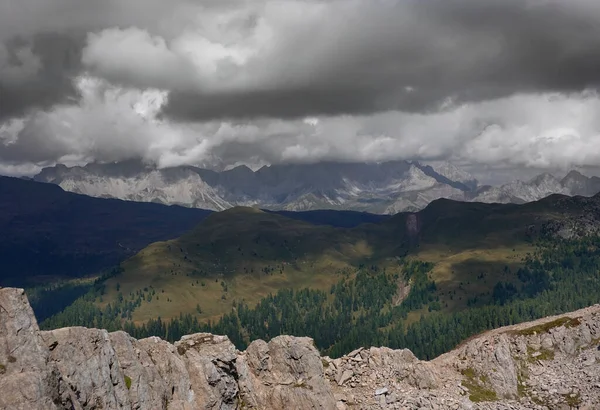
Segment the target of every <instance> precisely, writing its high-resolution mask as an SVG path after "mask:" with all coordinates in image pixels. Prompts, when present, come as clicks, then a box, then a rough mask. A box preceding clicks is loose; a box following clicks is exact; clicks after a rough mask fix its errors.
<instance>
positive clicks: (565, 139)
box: [0, 77, 600, 169]
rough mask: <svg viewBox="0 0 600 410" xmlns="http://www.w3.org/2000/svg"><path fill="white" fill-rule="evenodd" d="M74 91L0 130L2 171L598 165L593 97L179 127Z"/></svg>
mask: <svg viewBox="0 0 600 410" xmlns="http://www.w3.org/2000/svg"><path fill="white" fill-rule="evenodd" d="M77 84H78V89H79V91H80V93H81V94H82V96H83V99H82V102H81V104H80V105H78V106H71V105H62V106H57V107H55V108H54V109H52V110H50V111H48V112H43V113H40V112H38V113H34V114H31V115H30V116H27V117H25V118H22V119H19V120H14V121H12V122H10V123H6V124H4V125H3V126H2V128H0V158H2V159H4V162H5V163H12V164H13V165H15V164H33V165H38V166H39V165H47V164H51V163H54V162H67V163H69V164H74V163H85V162H88V161H91V160H100V161H115V160H123V159H126V158H131V157H143V158H145V159H147V160H149V161H153V162H155V163H157V164H158V165H159V166H163V167H164V166H177V165H182V164H200V165H210V164H213V165H215V164H217V163H218V165H220V166H227V165H232V164H240V163H245V164H252V163H255V164H257V163H261V164H263V163H279V162H290V161H292V162H297V161H300V162H306V161H309V162H312V161H319V160H342V161H348V160H353V161H384V160H392V159H415V158H421V159H423V160H435V159H442V158H444V159H448V158H449V159H451V160H453V161H455V162H457V163H467V164H471V165H475V166H481V167H484V166H488V165H491V166H497V165H502V166H507V165H509V166H511V167H514V168H522V167H532V168H553V169H554V168H561V167H562V168H569V167H574V166H583V167H585V166H595V165H596V164H598V163H600V133H598V131H597V130H598V129H599V127H600V96H598V95H597V94H596V93H582V94H573V95H569V96H564V95H558V94H546V95H518V96H513V97H509V98H504V99H498V100H494V101H489V102H486V103H480V104H464V105H461V106H458V107H455V108H453V109H450V110H447V111H444V112H440V113H433V114H408V113H402V112H386V113H380V114H373V115H365V116H337V117H318V118H317V117H315V118H308V119H298V120H266V119H261V120H253V121H210V122H204V123H178V122H172V121H170V120H169V119H168V118H167V119H157V118H156V117H155V114H156V113H157V112H159V110H160V108H161V106H162V105H163V104H165V103H166V100H167V93H166V92H165V91H160V90H151V89H148V90H145V91H139V90H135V89H129V88H127V89H126V88H119V87H115V86H111V85H110V84H109V83H107V82H106V81H104V80H100V79H97V78H94V77H81V78H80V79H79V80H78V82H77ZM32 152H35V154H34V155H32V154H31V153H32ZM28 166H29V165H28Z"/></svg>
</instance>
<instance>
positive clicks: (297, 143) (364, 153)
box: [0, 0, 600, 172]
mask: <svg viewBox="0 0 600 410" xmlns="http://www.w3.org/2000/svg"><path fill="white" fill-rule="evenodd" d="M599 82H600V2H598V1H597V0H570V1H568V2H567V1H564V0H486V1H482V0H426V1H423V0H377V1H376V0H329V1H325V0H321V1H318V0H220V1H219V0H210V1H208V0H204V1H197V0H175V1H170V2H165V1H163V0H128V1H122V0H102V1H81V0H19V1H18V2H17V1H11V2H2V1H0V172H2V171H1V170H2V169H11V170H17V169H34V168H35V167H36V166H40V164H44V165H45V164H52V163H54V162H66V163H70V164H74V163H85V162H88V161H93V160H98V161H114V160H122V159H126V158H144V159H146V160H149V161H154V162H156V163H158V164H159V165H161V166H170V165H180V164H185V163H187V164H203V163H218V164H219V165H220V166H224V165H228V164H234V163H282V162H311V161H319V160H357V161H371V160H388V159H398V158H406V159H412V158H414V159H423V160H442V159H451V160H456V161H459V162H461V163H471V164H474V166H475V167H477V166H478V165H480V164H491V166H492V169H498V167H500V165H502V167H504V168H502V169H506V168H522V167H531V168H535V169H544V168H552V169H554V168H565V167H569V166H571V165H573V164H575V165H581V166H586V165H593V164H595V163H600V131H599V130H600V109H599V107H600V98H599V97H598V94H597V92H596V91H595V90H596V88H597V87H598V83H599ZM305 117H314V118H305ZM499 164H500V165H499ZM7 167H8V168H7ZM32 167H33V168H32ZM494 167H496V168H494ZM500 168H501V167H500ZM11 172H13V171H11Z"/></svg>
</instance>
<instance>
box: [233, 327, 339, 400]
mask: <svg viewBox="0 0 600 410" xmlns="http://www.w3.org/2000/svg"><path fill="white" fill-rule="evenodd" d="M236 365H237V371H238V375H239V386H240V391H241V403H243V405H245V406H246V407H248V408H253V409H333V408H335V406H336V401H335V399H334V397H333V394H332V392H331V389H330V386H329V384H328V383H327V382H326V380H325V378H324V375H323V364H322V362H321V356H320V355H319V352H318V350H317V349H316V348H315V347H314V343H313V341H312V339H310V338H305V337H298V338H295V337H290V336H279V337H276V338H274V339H272V340H271V341H270V342H269V343H266V342H264V341H262V340H257V341H254V342H252V343H251V344H250V346H248V349H246V352H244V353H242V354H240V356H238V361H237V363H236Z"/></svg>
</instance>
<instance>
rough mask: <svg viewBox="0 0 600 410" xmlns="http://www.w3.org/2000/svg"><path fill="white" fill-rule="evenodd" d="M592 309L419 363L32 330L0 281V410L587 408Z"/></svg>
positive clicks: (596, 382) (599, 404) (596, 391)
mask: <svg viewBox="0 0 600 410" xmlns="http://www.w3.org/2000/svg"><path fill="white" fill-rule="evenodd" d="M598 343H600V305H595V306H592V307H589V308H586V309H583V310H580V311H577V312H573V313H569V314H566V315H562V316H557V317H551V318H545V319H541V320H538V321H535V322H530V323H523V324H519V325H515V326H511V327H506V328H501V329H496V330H493V331H490V332H487V333H484V334H483V335H480V336H477V337H475V338H472V339H471V340H469V341H467V342H465V343H463V344H462V345H461V346H459V347H458V348H457V349H455V350H454V351H451V352H449V353H446V354H444V355H442V356H440V357H438V358H436V359H434V360H432V361H430V362H424V361H420V360H418V359H417V358H416V357H415V356H414V355H413V354H412V352H410V351H409V350H406V349H405V350H392V349H389V348H386V347H381V348H376V347H371V348H369V349H363V348H360V349H357V350H355V351H353V352H351V353H349V354H348V355H346V356H344V357H341V358H338V359H331V358H329V357H321V356H320V355H319V352H318V351H317V349H316V348H315V347H314V344H313V341H312V340H311V339H309V338H303V337H291V336H279V337H276V338H274V339H272V340H271V341H270V342H268V343H267V342H264V341H262V340H257V341H254V342H252V343H251V344H250V346H249V347H248V349H246V351H244V352H240V351H238V350H236V349H235V347H234V346H233V344H232V343H231V342H230V341H229V339H228V338H227V337H225V336H216V335H212V334H207V333H199V334H194V335H189V336H184V337H183V338H182V339H181V340H180V341H178V342H176V343H175V344H171V343H168V342H165V341H163V340H161V339H159V338H157V337H151V338H148V339H142V340H136V339H134V338H132V337H130V336H129V335H128V334H126V333H124V332H114V333H108V332H107V331H105V330H98V329H87V328H81V327H72V328H64V329H57V330H52V331H40V330H39V328H38V326H37V323H36V320H35V317H34V315H33V311H32V309H31V307H30V306H29V303H28V301H27V298H26V296H25V294H24V292H23V290H21V289H13V288H0V408H1V409H27V410H36V409H44V410H45V409H76V410H80V409H81V410H83V409H90V410H91V409H151V410H154V409H170V410H173V409H175V410H195V409H199V410H200V409H223V410H226V409H227V410H228V409H232V410H233V409H236V410H237V409H336V410H337V409H417V408H422V409H440V410H441V409H489V410H492V409H498V410H500V409H551V410H554V409H558V410H563V409H565V410H567V409H582V410H583V409H588V410H592V409H598V408H600V366H599V365H598V362H599V361H600V350H599V347H598Z"/></svg>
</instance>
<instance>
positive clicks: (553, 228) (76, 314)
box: [42, 196, 600, 358]
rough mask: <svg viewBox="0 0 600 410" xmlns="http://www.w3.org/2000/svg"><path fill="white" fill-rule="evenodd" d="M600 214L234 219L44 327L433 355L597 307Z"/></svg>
mask: <svg viewBox="0 0 600 410" xmlns="http://www.w3.org/2000/svg"><path fill="white" fill-rule="evenodd" d="M598 216H599V212H598V198H594V199H584V198H568V197H559V196H557V197H552V198H549V199H546V200H544V201H540V202H538V203H534V204H528V205H523V206H514V205H508V206H503V205H481V204H459V203H455V202H451V201H440V202H439V203H436V204H433V205H432V206H431V207H430V208H428V209H426V210H424V211H423V212H421V213H419V214H400V215H398V216H396V217H394V218H392V219H390V220H388V221H385V222H383V223H381V224H377V225H363V226H359V227H356V228H353V229H339V228H331V227H324V226H320V227H318V226H314V225H310V224H306V223H304V222H300V221H293V220H290V219H288V218H284V217H281V216H273V215H269V214H266V213H263V212H260V211H256V210H245V209H237V210H231V211H226V212H223V213H219V214H215V215H213V216H211V218H209V219H208V220H207V221H206V222H205V223H203V224H201V225H200V226H199V227H198V228H197V229H195V230H193V231H191V232H190V233H188V234H186V235H184V236H183V237H182V238H180V239H178V240H176V241H170V242H166V243H160V244H155V245H153V247H150V248H149V249H146V250H144V251H143V252H142V253H141V254H140V255H138V256H136V257H135V258H133V259H132V260H131V261H129V262H128V263H125V264H123V265H122V267H121V268H119V269H115V270H114V271H113V272H112V273H111V274H110V275H107V277H105V278H103V279H102V280H98V281H97V282H96V283H95V284H89V285H88V286H90V289H91V290H90V291H89V292H88V293H86V294H85V295H84V296H83V297H81V298H79V299H78V300H77V301H76V302H75V303H74V304H73V305H71V306H69V307H67V308H66V309H65V310H64V311H63V312H61V313H59V314H57V315H54V316H52V317H50V318H48V319H47V320H45V321H44V322H43V324H42V325H43V326H44V327H45V328H52V327H59V326H66V325H84V326H90V327H100V328H107V329H111V330H115V329H125V330H127V331H128V332H129V333H131V334H132V335H134V336H136V337H145V336H148V335H158V336H161V337H163V338H166V339H168V340H177V339H179V338H180V337H181V336H182V335H184V334H188V333H193V332H197V331H209V332H213V333H220V334H227V335H228V336H229V337H230V338H231V339H232V340H233V341H234V342H235V343H236V345H238V346H239V347H240V348H243V347H244V346H245V345H246V344H247V343H248V341H250V340H253V339H256V338H263V339H270V338H272V337H274V336H277V335H279V334H294V335H297V336H303V335H307V336H311V337H313V338H314V339H315V342H316V344H317V346H318V347H319V348H320V349H321V350H322V351H324V352H327V354H330V355H332V356H338V355H341V354H343V353H345V352H347V351H349V350H352V349H354V348H356V347H358V346H371V345H386V346H390V347H408V348H410V349H411V350H413V351H414V352H415V354H417V355H418V356H419V357H422V358H431V357H434V356H437V355H439V354H441V353H443V352H445V351H447V350H448V349H451V348H452V347H454V346H456V345H457V344H458V343H460V341H462V340H464V339H465V338H467V337H469V336H471V335H473V334H476V333H478V332H481V331H483V330H486V329H490V328H494V327H497V326H502V325H507V324H512V323H517V322H521V321H528V320H532V319H535V318H539V317H543V316H547V315H552V314H558V313H561V312H566V311H569V310H574V309H578V308H581V307H584V306H587V305H590V304H593V303H597V302H600V296H599V295H600V275H599V273H600V238H599V237H598V235H597V233H598V227H599V226H600V224H599V223H598V220H599V219H598ZM169 247H170V249H169ZM165 249H166V250H168V251H169V253H167V254H166V255H168V256H169V258H167V259H165V258H164V256H165V254H164V253H163V252H164V251H165ZM157 251H158V252H159V253H158V254H156V252H157ZM152 255H154V259H147V258H149V256H152ZM157 255H158V256H160V258H158V257H157ZM139 258H142V259H141V260H142V261H146V263H144V264H140V263H139V261H140V259H139ZM165 260H166V261H167V262H168V264H169V265H166V267H165V266H163V267H161V265H156V266H154V265H151V263H150V262H151V261H165ZM134 262H135V263H136V264H137V266H136V265H134V267H135V269H134V270H132V271H128V269H132V263H134ZM178 264H181V266H179V265H178ZM184 264H186V266H187V269H188V270H187V271H186V270H184ZM209 264H212V266H213V268H218V270H216V271H215V270H212V269H211V267H210V265H209ZM142 266H143V267H144V269H142V268H141V267H142ZM168 266H173V267H172V268H168ZM260 267H262V268H261V269H259V268H260ZM226 268H229V269H230V270H227V269H226ZM149 269H150V270H149ZM152 269H154V270H152ZM161 269H173V271H172V272H170V271H166V272H164V273H161ZM253 269H254V271H253ZM134 273H135V275H134V276H130V275H132V274H134ZM165 273H166V274H165ZM134 278H135V280H133V279H134ZM244 287H247V288H248V289H250V290H248V289H246V290H245V293H244ZM261 287H262V293H261V292H259V291H258V290H259V289H261ZM278 287H279V288H278ZM78 291H80V289H79V288H76V287H74V288H72V292H78ZM178 291H180V292H182V293H183V292H185V295H184V296H185V297H186V298H188V299H186V300H185V301H184V303H182V302H181V300H176V299H175V298H177V297H179V294H178V293H177V292H178ZM188 305H190V308H188V309H187V310H183V309H180V310H179V311H178V312H176V310H175V309H173V308H170V309H165V308H164V306H167V307H169V306H177V307H181V306H185V307H187V306H188ZM153 309H155V310H154V312H155V313H156V314H155V315H154V316H153V317H152V316H150V317H146V318H145V319H144V320H140V319H139V317H140V316H139V312H140V311H142V312H145V315H151V312H153ZM163 309H164V310H163ZM207 311H208V312H207ZM161 312H167V313H169V314H168V315H166V316H165V315H163V314H162V313H161ZM219 312H220V313H219Z"/></svg>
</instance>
